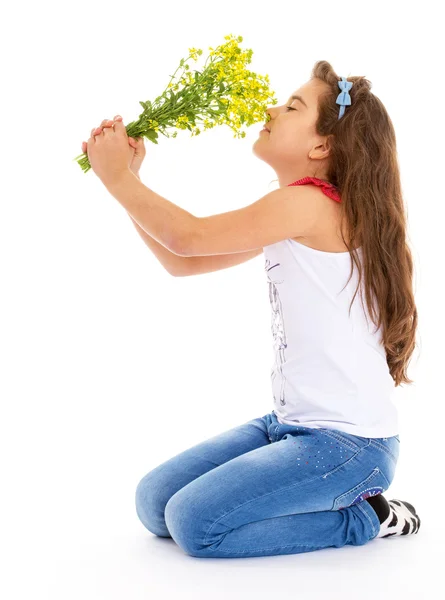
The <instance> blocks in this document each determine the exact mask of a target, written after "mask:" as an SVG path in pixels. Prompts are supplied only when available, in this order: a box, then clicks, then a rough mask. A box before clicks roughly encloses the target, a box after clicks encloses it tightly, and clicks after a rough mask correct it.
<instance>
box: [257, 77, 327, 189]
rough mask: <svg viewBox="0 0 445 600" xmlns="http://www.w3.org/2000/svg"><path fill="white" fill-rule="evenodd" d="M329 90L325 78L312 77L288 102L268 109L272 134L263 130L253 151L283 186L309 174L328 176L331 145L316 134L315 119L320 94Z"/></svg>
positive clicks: (323, 137) (311, 175)
mask: <svg viewBox="0 0 445 600" xmlns="http://www.w3.org/2000/svg"><path fill="white" fill-rule="evenodd" d="M327 90H328V85H327V84H325V83H324V82H323V81H321V80H319V79H312V80H310V81H309V82H308V83H305V84H304V85H303V86H301V87H300V88H299V89H298V90H296V91H295V92H293V93H292V94H291V95H290V96H289V98H288V99H287V102H286V103H285V104H282V105H281V106H279V105H276V106H272V107H270V108H269V109H268V110H267V112H268V113H269V114H270V120H269V121H268V122H267V123H266V127H267V128H269V129H270V133H268V132H267V131H263V132H260V133H259V135H258V139H257V140H256V141H255V143H254V145H253V153H254V154H255V156H257V157H258V158H260V159H261V160H264V161H265V162H266V163H268V164H269V165H270V166H271V167H272V168H273V169H274V170H275V172H276V173H277V176H278V180H279V182H280V187H285V186H286V185H288V184H289V183H293V182H294V181H296V180H297V179H301V178H302V177H306V176H308V177H320V178H321V179H325V178H326V168H327V160H328V155H329V147H328V145H327V137H326V136H320V135H318V134H317V133H316V131H315V122H316V120H317V116H318V109H317V103H318V97H319V95H320V94H322V93H324V92H326V91H327ZM292 96H299V97H300V98H301V99H298V98H292Z"/></svg>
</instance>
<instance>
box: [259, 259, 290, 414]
mask: <svg viewBox="0 0 445 600" xmlns="http://www.w3.org/2000/svg"><path fill="white" fill-rule="evenodd" d="M279 266H280V263H276V264H274V265H272V266H270V260H269V259H266V261H265V267H264V268H265V271H266V275H267V280H268V284H269V301H270V306H271V309H272V321H271V330H272V336H273V347H274V350H275V364H274V366H273V368H272V370H271V379H272V383H273V381H274V379H275V377H276V375H277V372H279V373H280V375H281V389H280V405H281V406H284V405H285V404H286V399H285V397H284V386H285V383H286V382H285V378H284V375H283V373H282V368H281V367H282V364H283V362H284V358H285V357H284V350H285V349H286V348H287V342H286V332H285V329H284V319H283V311H282V306H281V300H280V294H279V292H278V288H277V284H280V283H283V280H281V281H278V280H277V281H275V280H274V279H273V271H272V270H273V269H274V268H275V267H279ZM271 271H272V273H271ZM269 273H271V275H272V278H271V277H270V275H269ZM274 401H275V402H276V398H275V394H274Z"/></svg>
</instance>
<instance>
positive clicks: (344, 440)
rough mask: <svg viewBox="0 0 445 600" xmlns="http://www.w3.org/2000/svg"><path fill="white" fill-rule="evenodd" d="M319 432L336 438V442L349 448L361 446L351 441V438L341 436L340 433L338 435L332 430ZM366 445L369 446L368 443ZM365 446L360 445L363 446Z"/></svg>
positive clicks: (357, 448)
mask: <svg viewBox="0 0 445 600" xmlns="http://www.w3.org/2000/svg"><path fill="white" fill-rule="evenodd" d="M320 433H321V434H322V435H327V436H328V437H332V438H334V439H335V440H337V441H338V442H340V443H342V444H345V446H348V447H349V448H351V450H359V449H360V448H361V446H359V444H355V443H354V442H352V441H351V440H348V439H346V438H344V437H342V436H341V435H338V434H337V433H335V432H333V431H325V430H323V431H320ZM366 446H369V443H368V444H366ZM366 446H362V447H363V448H364V447H366Z"/></svg>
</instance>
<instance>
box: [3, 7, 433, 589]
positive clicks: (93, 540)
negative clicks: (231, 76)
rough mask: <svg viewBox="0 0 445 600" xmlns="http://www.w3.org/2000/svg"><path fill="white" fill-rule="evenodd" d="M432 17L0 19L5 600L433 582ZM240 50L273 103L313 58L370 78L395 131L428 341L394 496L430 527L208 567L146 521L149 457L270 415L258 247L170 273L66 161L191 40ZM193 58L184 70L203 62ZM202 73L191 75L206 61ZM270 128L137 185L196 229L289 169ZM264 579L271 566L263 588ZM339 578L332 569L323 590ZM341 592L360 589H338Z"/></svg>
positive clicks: (394, 12) (404, 390)
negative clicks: (141, 507) (197, 219)
mask: <svg viewBox="0 0 445 600" xmlns="http://www.w3.org/2000/svg"><path fill="white" fill-rule="evenodd" d="M438 8H439V2H431V1H424V2H422V3H420V4H414V3H401V2H388V1H386V2H376V1H374V2H372V3H359V2H351V1H347V0H342V1H341V2H317V3H315V2H312V3H311V2H301V3H299V2H296V1H294V2H285V1H281V2H274V3H273V2H267V3H261V2H243V3H242V2H240V1H236V2H235V1H233V0H229V1H225V2H218V3H206V2H203V1H199V2H198V1H196V0H190V1H188V2H186V3H179V2H168V3H167V2H159V3H152V2H142V1H139V2H132V1H127V2H122V3H117V2H91V1H90V2H86V1H83V0H77V1H76V2H74V3H70V4H66V3H61V2H37V3H31V2H25V3H21V4H20V5H15V6H14V7H13V8H12V4H9V6H8V8H7V9H6V10H5V9H4V10H3V17H2V36H1V41H0V44H1V51H2V52H1V55H2V68H1V71H2V78H1V80H2V86H1V87H2V93H1V96H0V98H1V100H0V102H1V107H2V108H1V113H2V114H1V130H2V133H1V142H2V143H1V147H2V174H1V175H2V176H1V183H2V190H1V209H2V215H1V219H0V228H1V231H0V241H1V283H2V293H1V302H2V306H1V312H0V314H1V317H2V328H1V341H2V345H1V352H2V360H1V366H2V372H1V378H0V385H1V389H0V392H1V408H2V417H1V435H0V439H1V456H2V458H1V464H2V484H3V486H2V487H3V491H2V493H1V510H0V514H1V522H0V540H1V541H0V549H1V551H2V554H3V557H2V559H1V564H2V571H3V574H2V576H1V581H0V586H1V588H4V589H3V593H2V596H3V597H4V598H8V600H12V599H15V598H39V599H40V598H45V599H48V600H53V599H57V600H59V599H61V598H63V599H64V600H71V599H73V600H74V599H76V600H78V599H79V598H82V600H93V599H94V600H102V599H107V600H114V599H117V598H119V599H123V598H126V599H128V600H130V599H131V600H139V599H143V598H149V597H172V598H173V597H175V598H181V599H185V598H199V599H200V598H210V597H212V598H227V597H231V598H246V597H247V598H270V597H276V596H291V597H293V598H294V597H295V598H300V597H303V595H306V594H307V593H309V594H310V595H311V597H316V598H324V597H326V595H327V594H329V596H330V597H331V598H345V597H346V598H348V597H356V596H359V597H360V598H374V597H375V596H376V595H378V596H379V597H380V598H390V597H393V596H394V597H401V596H402V595H403V596H404V597H405V598H414V597H418V595H419V593H422V592H424V591H425V582H428V583H430V584H431V585H432V586H433V587H434V585H435V580H437V582H438V576H436V570H435V565H436V562H437V561H438V559H439V552H440V551H441V549H440V546H439V544H440V543H441V541H442V539H443V534H444V527H443V525H441V524H440V523H439V522H438V521H439V518H438V517H439V512H438V509H437V503H441V502H442V500H443V498H442V497H441V493H440V492H441V491H443V477H442V472H443V464H442V439H443V438H442V429H443V428H442V420H443V416H444V408H443V406H444V404H443V401H444V399H445V397H444V392H443V384H442V376H443V355H444V353H443V339H444V333H445V331H444V325H443V297H442V295H441V291H442V290H443V282H442V278H443V273H444V269H443V258H444V252H443V222H444V216H445V210H444V185H443V181H442V174H443V158H444V152H443V141H444V133H445V131H444V125H443V106H442V105H443V91H444V90H443V42H441V41H440V40H441V39H442V38H441V36H442V31H441V28H440V23H441V21H440V20H439V18H438V12H437V11H438ZM229 33H233V34H234V35H242V36H243V37H244V40H243V42H242V44H241V46H242V47H243V48H252V49H253V51H254V54H253V61H252V63H251V65H250V67H249V68H251V69H252V70H255V71H257V72H258V73H261V74H263V75H264V74H266V73H267V74H268V75H269V77H270V80H271V86H272V88H273V89H274V90H275V92H276V95H277V99H278V100H279V102H280V103H282V102H284V101H285V100H286V99H287V97H288V96H289V95H290V94H291V93H292V92H293V91H294V90H296V89H297V88H298V87H299V86H300V85H302V84H303V83H304V82H306V81H307V80H308V79H309V76H310V72H311V69H312V67H313V65H314V63H315V61H317V60H321V59H324V60H328V61H329V62H331V64H332V65H333V67H334V69H335V70H336V71H337V72H338V73H339V74H340V75H343V76H346V77H347V76H349V75H365V76H366V77H368V79H370V80H371V81H372V83H373V88H372V91H373V92H374V93H375V94H376V95H377V96H378V97H379V98H380V99H381V100H382V101H383V103H384V104H385V106H386V107H387V109H388V111H389V114H390V116H391V119H392V120H393V123H394V126H395V129H396V134H397V143H398V153H399V161H400V168H401V175H402V185H403V190H404V197H405V202H406V204H407V207H408V223H409V231H408V234H409V238H410V240H411V248H412V251H413V256H414V260H415V263H416V265H415V268H416V274H415V281H414V286H415V293H416V299H417V307H418V311H419V329H418V344H419V350H420V352H419V350H416V352H415V354H414V356H413V359H412V363H411V366H410V369H409V375H410V377H411V378H413V379H414V380H415V384H413V385H411V386H403V387H399V388H398V389H397V390H396V396H395V401H396V403H397V406H398V409H399V414H400V436H401V439H402V444H401V454H400V459H399V463H398V467H397V473H396V477H395V480H394V483H393V484H392V486H391V489H390V490H389V491H388V493H387V494H386V497H388V498H402V499H406V500H408V501H410V502H412V503H413V504H414V505H415V506H416V508H417V510H418V512H419V514H420V515H421V518H422V528H421V529H420V532H419V535H416V536H411V537H398V538H392V539H389V540H375V541H372V542H371V543H369V544H368V545H365V546H363V547H352V546H347V547H344V548H342V549H328V550H325V551H319V552H312V553H307V554H300V555H288V556H275V557H262V558H245V559H242V560H241V559H239V560H231V559H227V560H224V559H208V560H199V559H197V558H193V557H190V556H188V555H185V554H184V553H183V552H182V551H181V549H180V548H179V547H178V546H177V545H176V544H175V543H174V542H173V541H172V540H169V539H162V538H156V537H155V536H154V535H152V534H151V533H149V532H148V531H147V530H146V529H145V528H144V527H143V525H142V524H141V522H140V521H139V520H138V518H137V516H136V512H135V507H134V493H135V488H136V485H137V483H138V482H139V480H140V479H141V478H142V476H143V475H144V474H145V473H147V472H148V471H150V470H151V469H152V468H154V467H155V466H156V465H158V464H160V463H161V462H163V461H165V460H167V459H168V458H170V457H171V456H173V455H175V454H177V453H179V452H181V451H182V450H185V449H187V448H189V447H191V446H192V445H194V444H196V443H198V442H201V441H203V440H204V439H207V438H209V437H211V436H213V435H216V434H217V433H220V432H222V431H224V430H226V429H228V428H231V427H235V426H236V425H239V424H241V423H244V422H245V421H247V420H249V419H252V418H254V417H259V416H263V415H265V414H266V413H268V412H270V411H271V410H272V408H273V406H272V397H271V388H270V379H269V373H270V367H271V365H272V359H273V353H272V337H271V331H270V306H269V300H268V290H267V283H266V277H265V273H264V259H263V257H262V255H260V256H259V257H257V258H255V259H253V260H251V261H249V262H247V263H245V264H242V265H239V266H237V267H234V268H232V269H227V270H222V271H219V272H215V273H210V274H206V275H199V276H195V277H185V278H174V277H172V276H170V275H169V274H168V273H167V272H166V271H165V270H164V269H163V267H162V266H161V265H160V263H159V262H158V261H157V259H156V258H155V256H154V255H153V254H152V253H151V252H150V251H149V249H148V248H147V247H146V246H145V245H144V243H143V241H142V240H141V239H140V238H139V236H138V234H137V232H136V230H135V229H134V226H133V224H132V222H131V221H130V219H129V217H128V215H127V214H126V211H125V209H124V208H123V207H122V206H121V205H120V204H119V203H118V202H117V201H116V200H115V199H114V198H113V197H112V196H111V195H110V194H109V193H108V192H107V190H106V189H105V188H104V186H103V185H102V184H101V182H100V180H99V179H98V178H97V177H96V176H95V175H94V173H93V172H92V171H90V172H89V173H88V174H86V175H85V174H84V173H83V172H82V171H81V169H80V167H79V166H78V165H77V163H76V162H75V161H74V162H73V158H74V157H76V156H77V155H78V154H80V153H81V142H82V141H86V140H87V139H88V137H89V136H90V130H91V128H92V127H93V126H97V125H99V124H100V122H101V121H102V119H104V118H113V116H114V115H115V114H118V113H119V114H121V115H122V116H123V118H124V123H129V122H130V121H131V120H134V119H135V118H137V116H138V115H139V114H140V112H141V106H140V105H139V100H147V99H153V98H154V97H155V96H157V95H158V94H159V93H160V92H161V91H162V90H163V89H164V87H165V85H166V83H167V81H168V80H169V75H171V74H172V73H173V72H174V70H175V69H176V67H177V65H178V63H179V60H180V58H182V57H185V56H187V54H188V48H189V47H196V48H202V49H203V51H204V53H203V57H201V59H202V58H204V57H205V56H206V55H207V50H208V47H209V46H213V47H216V46H217V45H219V44H221V43H223V42H224V36H225V35H228V34H229ZM193 64H194V63H192V65H193ZM198 64H199V63H198ZM260 129H261V123H258V124H256V125H254V126H252V127H250V128H249V129H248V130H247V136H246V138H244V139H241V140H237V139H234V137H233V132H232V131H231V130H230V129H229V128H227V127H220V128H218V129H214V130H211V131H209V132H206V133H205V135H204V134H202V135H200V136H198V137H193V138H190V133H189V132H188V131H184V132H180V133H179V134H178V138H176V139H167V138H165V137H163V136H162V135H160V136H159V137H160V140H159V145H157V146H156V145H154V144H151V143H150V142H149V141H146V142H145V144H146V148H147V157H146V160H145V163H144V165H143V167H142V170H141V178H142V181H143V183H145V184H146V185H147V186H148V187H149V188H151V189H153V190H154V191H156V192H158V193H159V194H161V195H163V196H164V197H166V198H168V199H169V200H170V201H172V202H174V203H176V204H178V205H179V206H181V207H182V208H185V209H186V210H188V211H190V212H191V213H193V214H195V215H197V216H205V215H210V214H215V213H220V212H225V211H229V210H234V209H236V208H241V207H242V206H246V205H247V204H250V203H252V202H254V201H256V200H257V199H259V198H260V197H261V196H263V195H264V194H266V193H267V192H268V191H270V190H271V189H273V187H274V185H275V184H271V182H272V180H274V179H275V172H274V171H273V170H272V169H271V168H270V167H269V166H268V165H267V164H265V163H264V162H262V161H260V160H259V159H257V158H256V157H255V156H254V155H253V154H252V144H253V143H254V141H255V140H256V139H257V136H258V132H259V130H260ZM263 567H268V568H269V570H268V571H267V572H266V571H264V570H263ZM325 572H326V575H327V576H326V577H324V576H323V575H324V574H325ZM347 577H349V579H347Z"/></svg>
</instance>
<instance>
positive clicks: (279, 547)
mask: <svg viewBox="0 0 445 600" xmlns="http://www.w3.org/2000/svg"><path fill="white" fill-rule="evenodd" d="M294 546H298V547H299V548H312V549H313V550H318V546H311V545H310V544H288V545H287V546H272V547H270V548H262V549H261V550H253V552H265V551H266V550H283V548H293V547H294ZM207 550H211V551H212V552H213V549H212V548H207ZM215 550H219V552H222V553H223V554H246V553H247V552H252V550H220V549H219V548H215Z"/></svg>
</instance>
